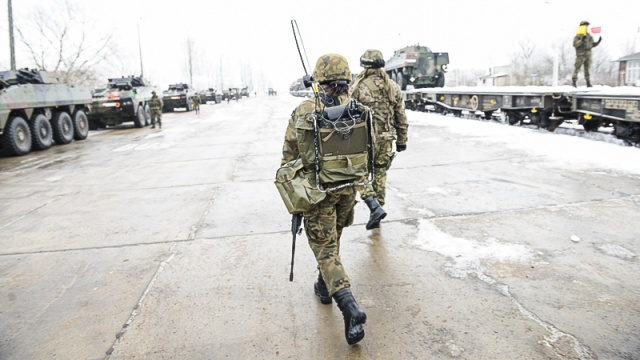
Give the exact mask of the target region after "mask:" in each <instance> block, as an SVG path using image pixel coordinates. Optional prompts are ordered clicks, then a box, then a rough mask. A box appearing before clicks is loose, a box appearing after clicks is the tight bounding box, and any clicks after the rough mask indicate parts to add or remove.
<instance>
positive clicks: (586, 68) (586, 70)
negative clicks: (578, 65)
mask: <svg viewBox="0 0 640 360" xmlns="http://www.w3.org/2000/svg"><path fill="white" fill-rule="evenodd" d="M584 79H585V80H586V81H587V82H590V81H591V56H586V57H585V59H584Z"/></svg>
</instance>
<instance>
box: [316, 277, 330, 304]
mask: <svg viewBox="0 0 640 360" xmlns="http://www.w3.org/2000/svg"><path fill="white" fill-rule="evenodd" d="M313 291H314V292H315V293H316V295H318V297H319V298H320V302H321V303H323V304H331V302H332V301H331V295H329V290H327V284H325V282H324V279H323V278H322V274H318V281H316V282H315V284H313Z"/></svg>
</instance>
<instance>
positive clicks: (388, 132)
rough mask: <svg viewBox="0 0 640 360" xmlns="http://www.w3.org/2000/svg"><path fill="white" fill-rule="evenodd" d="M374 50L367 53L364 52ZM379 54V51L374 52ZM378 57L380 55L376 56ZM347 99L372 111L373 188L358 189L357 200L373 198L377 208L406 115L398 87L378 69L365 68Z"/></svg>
mask: <svg viewBox="0 0 640 360" xmlns="http://www.w3.org/2000/svg"><path fill="white" fill-rule="evenodd" d="M372 51H376V50H367V52H365V55H363V56H366V55H368V52H372ZM378 53H379V51H378ZM377 57H379V58H382V53H379V55H378V56H377ZM351 96H352V97H353V98H354V99H356V100H358V101H359V102H361V103H362V104H364V105H366V106H369V107H370V108H371V109H372V110H373V127H374V132H375V159H374V160H375V165H374V182H373V186H366V187H365V188H364V189H362V190H361V198H362V199H363V200H364V199H365V198H367V197H369V196H372V195H373V196H376V197H377V199H378V202H379V203H380V205H384V203H385V195H386V192H385V187H386V182H387V171H388V170H389V168H390V167H391V161H392V160H393V141H394V140H396V145H397V146H398V147H402V146H406V144H407V130H408V128H409V124H408V123H407V115H406V114H405V110H404V99H403V95H402V92H401V91H400V88H399V87H398V85H397V84H396V83H394V82H393V81H391V80H390V79H389V76H388V75H387V74H386V73H385V72H384V70H383V69H382V68H365V70H364V71H363V72H361V73H360V74H359V75H358V77H357V78H356V81H355V82H354V84H353V86H352V89H351Z"/></svg>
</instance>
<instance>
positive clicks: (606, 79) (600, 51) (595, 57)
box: [590, 45, 617, 86]
mask: <svg viewBox="0 0 640 360" xmlns="http://www.w3.org/2000/svg"><path fill="white" fill-rule="evenodd" d="M591 52H592V56H591V69H590V70H591V78H592V79H593V80H594V83H597V84H600V85H610V86H615V85H616V80H617V73H616V66H617V63H615V62H613V60H612V59H611V56H610V55H609V52H608V51H607V49H606V47H603V46H602V45H600V46H598V47H597V48H595V49H593V50H592V51H591Z"/></svg>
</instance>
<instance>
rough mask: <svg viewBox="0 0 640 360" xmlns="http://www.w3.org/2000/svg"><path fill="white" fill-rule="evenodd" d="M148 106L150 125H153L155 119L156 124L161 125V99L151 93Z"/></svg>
mask: <svg viewBox="0 0 640 360" xmlns="http://www.w3.org/2000/svg"><path fill="white" fill-rule="evenodd" d="M149 108H150V109H151V126H155V124H156V120H157V122H158V125H160V126H162V99H160V98H159V97H158V95H155V94H154V95H153V96H152V97H151V100H149Z"/></svg>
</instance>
